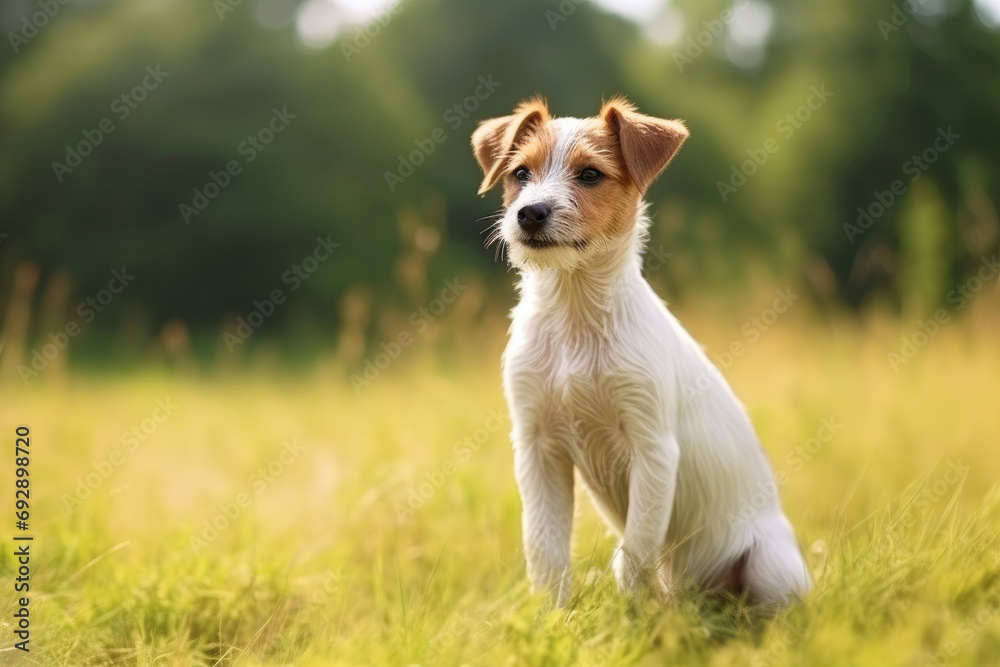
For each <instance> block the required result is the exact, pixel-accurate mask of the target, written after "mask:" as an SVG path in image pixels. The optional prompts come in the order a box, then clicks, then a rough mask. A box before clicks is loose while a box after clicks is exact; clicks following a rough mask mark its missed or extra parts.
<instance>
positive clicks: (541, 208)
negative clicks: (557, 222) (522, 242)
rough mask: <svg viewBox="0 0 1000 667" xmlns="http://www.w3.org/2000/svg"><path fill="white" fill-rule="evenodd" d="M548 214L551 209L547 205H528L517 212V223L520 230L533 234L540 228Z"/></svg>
mask: <svg viewBox="0 0 1000 667" xmlns="http://www.w3.org/2000/svg"><path fill="white" fill-rule="evenodd" d="M550 213H552V207H551V206H549V205H548V204H529V205H528V206H525V207H524V208H522V209H521V210H520V211H518V212H517V223H518V224H519V225H521V229H523V230H524V231H526V232H528V233H529V234H533V233H535V232H537V231H538V230H539V229H541V228H542V225H544V224H545V221H546V220H548V219H549V214H550Z"/></svg>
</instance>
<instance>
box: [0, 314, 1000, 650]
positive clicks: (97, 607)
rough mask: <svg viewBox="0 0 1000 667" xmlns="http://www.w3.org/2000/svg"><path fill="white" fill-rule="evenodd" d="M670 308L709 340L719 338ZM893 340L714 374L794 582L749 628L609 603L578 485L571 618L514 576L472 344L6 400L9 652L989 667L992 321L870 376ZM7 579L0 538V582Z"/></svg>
mask: <svg viewBox="0 0 1000 667" xmlns="http://www.w3.org/2000/svg"><path fill="white" fill-rule="evenodd" d="M686 321H688V322H689V326H690V328H691V330H692V331H693V333H694V334H695V335H696V336H697V337H698V338H699V339H701V340H703V341H704V342H705V343H706V344H707V347H708V349H709V351H710V352H711V351H712V350H721V349H725V348H726V346H727V345H728V340H729V338H731V335H732V332H733V331H734V329H733V328H732V327H731V326H730V325H729V324H726V325H719V324H713V322H711V321H699V320H698V319H696V318H695V319H691V318H688V319H687V320H686ZM907 332H908V329H907V327H906V325H902V324H898V323H895V322H892V321H889V320H884V319H879V318H877V317H872V318H870V319H869V320H868V322H867V324H865V325H863V326H862V325H858V324H846V323H840V322H838V323H836V324H834V325H820V324H818V323H817V322H816V321H814V320H807V319H805V318H804V317H803V318H802V319H794V318H790V319H788V321H784V322H782V323H781V325H780V326H775V327H774V328H773V329H772V330H771V331H769V332H768V333H767V334H766V335H764V336H762V337H761V338H760V339H759V341H757V342H755V344H754V345H753V346H752V347H748V349H747V351H746V353H745V354H744V355H742V356H740V357H739V358H737V359H734V360H733V362H732V363H731V364H730V365H729V368H727V369H726V370H725V374H726V375H727V376H728V377H729V378H730V380H731V382H732V383H733V385H734V387H735V389H736V391H737V393H738V394H739V395H740V397H741V398H742V400H743V401H744V402H745V403H746V405H747V407H748V410H749V411H750V414H751V416H752V418H753V421H754V423H755V425H756V426H757V428H758V429H759V432H760V435H761V439H762V441H763V443H764V445H765V448H766V449H767V450H768V452H769V454H770V457H771V460H772V463H773V465H774V467H775V469H776V471H779V472H782V473H784V474H783V476H779V479H780V480H781V494H782V497H783V500H784V503H785V506H786V509H787V513H788V515H789V517H790V518H791V520H792V521H793V523H794V524H795V525H796V527H797V530H798V535H799V538H800V541H801V543H802V545H803V548H804V549H805V552H806V555H807V559H808V562H809V565H810V567H811V569H812V571H813V574H814V577H815V579H816V582H817V586H816V590H815V592H814V594H813V595H812V596H811V598H810V599H809V601H808V602H807V603H806V604H805V605H801V606H797V607H795V608H793V609H791V610H790V611H788V612H785V613H781V614H779V615H777V616H776V617H775V618H769V617H767V616H766V615H765V614H762V613H761V612H760V611H759V610H753V609H751V608H749V607H747V605H746V604H745V603H743V602H741V601H737V600H718V599H716V600H706V599H703V598H701V597H700V596H698V595H696V594H694V593H692V592H690V591H686V590H681V591H680V592H679V593H678V596H677V599H676V602H675V603H674V604H673V605H672V606H670V607H669V608H666V609H664V608H661V607H658V606H657V605H656V604H655V603H653V602H652V601H643V600H625V599H622V598H621V597H620V596H619V595H618V593H617V592H616V590H615V587H614V582H613V580H612V578H611V577H610V576H609V574H608V573H607V566H608V562H609V560H610V557H611V554H612V549H613V546H614V543H613V541H612V539H610V538H609V537H607V536H606V535H605V531H604V529H603V528H602V527H601V525H600V522H599V521H598V519H597V518H596V516H595V514H594V513H593V511H592V510H591V508H590V506H589V504H588V502H587V501H586V499H585V497H584V496H583V495H581V496H580V503H579V506H580V512H579V515H580V516H579V518H578V521H577V527H576V532H575V539H574V542H575V547H574V554H575V559H576V595H575V597H574V599H573V602H572V604H571V606H570V607H569V609H567V610H565V611H557V612H552V611H551V610H549V609H548V608H547V606H546V601H545V600H544V598H542V597H539V596H532V595H531V594H530V593H529V592H528V589H527V585H526V583H525V580H524V565H523V560H522V555H521V553H520V524H519V512H520V504H519V501H518V497H517V491H516V487H515V485H514V482H513V477H512V473H511V451H510V446H509V443H508V440H507V432H508V430H509V423H507V421H506V409H505V407H504V405H503V401H502V395H501V391H500V380H499V370H498V359H499V354H500V351H501V349H502V346H503V341H502V338H501V337H499V336H495V337H493V338H492V342H491V343H490V344H489V345H488V346H487V347H486V348H485V349H481V350H478V351H477V352H476V353H475V354H468V355H466V354H464V353H462V354H461V358H460V359H458V360H456V359H455V358H454V356H452V357H451V358H449V360H448V363H447V364H445V363H444V362H440V361H436V360H435V357H434V355H432V354H431V353H430V352H428V351H427V350H419V349H417V348H416V347H415V348H414V350H413V351H412V352H410V353H409V354H410V356H409V357H407V358H405V359H401V360H400V361H399V362H398V363H397V364H396V365H394V366H392V367H390V368H389V369H388V370H386V371H385V372H384V373H383V374H382V375H381V376H380V377H379V378H378V380H377V381H375V382H373V383H372V385H371V386H370V387H367V388H365V389H364V390H363V391H361V393H360V395H356V394H355V392H354V390H353V389H352V388H351V385H350V383H349V382H347V381H346V377H347V376H348V374H349V369H348V370H345V369H343V368H340V367H338V366H337V364H336V362H329V363H326V364H323V365H321V366H319V367H318V368H321V369H322V370H317V371H316V372H315V373H313V374H311V375H305V376H299V377H287V376H270V375H265V374H264V373H262V372H248V373H245V374H223V373H219V374H217V375H215V376H211V377H202V376H186V375H178V374H174V375H171V374H166V373H162V372H153V371H150V372H147V373H143V374H136V375H123V376H110V377H93V376H70V377H69V378H68V379H66V380H65V381H63V382H61V383H60V382H56V381H52V382H50V383H48V384H46V385H42V384H39V385H38V386H32V387H30V388H29V389H28V390H27V391H21V390H19V391H16V392H13V391H8V390H7V389H4V396H5V397H4V400H3V405H2V407H0V430H2V432H3V433H7V434H9V438H12V437H13V436H12V435H10V434H12V433H13V430H14V427H15V425H17V424H19V423H26V424H28V425H29V426H31V428H32V433H33V438H34V439H33V443H32V447H33V451H34V457H33V460H32V475H33V489H34V493H35V494H37V497H36V498H35V499H34V502H33V507H32V516H33V520H34V525H33V531H34V533H35V535H36V542H35V549H36V554H37V555H36V560H35V561H34V562H35V565H36V569H35V572H34V579H33V581H32V595H33V607H32V611H33V614H34V616H33V634H32V639H33V642H34V650H33V651H32V653H31V654H30V657H29V656H25V658H22V662H19V663H18V664H40V665H42V664H44V665H56V664H66V665H85V664H93V665H97V664H128V665H152V664H176V665H189V664H191V665H215V664H222V665H227V664H236V663H239V664H246V665H265V664H266V665H279V664H301V665H328V664H345V665H368V664H400V665H407V664H420V665H453V664H474V665H483V664H485V665H493V664H497V665H499V664H503V665H508V664H514V665H521V664H524V665H527V664H545V665H620V664H685V665H692V664H711V665H745V664H752V665H803V664H808V665H823V664H854V665H886V664H901V665H902V664H905V665H923V664H929V665H944V664H949V665H983V664H989V662H990V658H989V656H994V655H996V654H997V652H998V651H1000V618H998V617H997V615H996V613H995V612H996V611H997V610H1000V551H998V540H997V529H998V528H1000V514H998V507H997V503H998V500H997V499H996V498H995V497H994V496H993V495H992V494H993V490H994V484H995V482H996V471H997V470H998V469H1000V450H998V447H997V444H998V439H997V426H998V423H997V414H998V413H997V405H998V404H997V400H998V397H1000V347H998V341H997V339H996V329H995V320H989V319H987V320H975V319H974V318H968V319H965V320H961V321H957V322H955V323H952V324H949V325H948V327H946V328H944V329H943V330H942V331H941V332H940V333H938V334H937V335H936V336H935V337H934V338H933V340H932V341H931V342H930V343H929V344H928V345H927V346H926V348H925V349H923V350H921V351H920V352H919V354H918V355H917V356H916V357H915V358H914V359H913V361H912V362H911V363H909V364H907V365H905V366H903V367H902V368H900V369H899V372H898V373H896V372H894V371H893V370H892V368H891V367H890V365H889V363H888V362H887V359H886V352H887V350H889V349H891V348H892V347H893V345H895V342H896V341H897V340H898V338H899V337H900V336H901V335H905V334H906V333H907ZM19 389H20V388H19ZM158 401H159V402H160V403H159V404H158V403H157V402H158ZM164 405H168V406H171V405H172V406H173V407H172V408H171V409H170V410H169V414H165V413H166V412H167V411H165V410H163V409H162V406H164ZM158 406H159V407H160V408H161V409H160V410H159V411H157V408H158ZM160 417H162V419H160V420H159V421H158V418H160ZM501 422H502V423H501ZM824 425H825V426H826V429H825V430H824ZM831 425H833V426H835V428H830V426H831ZM116 450H117V454H116V453H115V451H116ZM4 489H5V490H4V493H3V502H4V506H5V507H10V506H11V504H12V502H13V496H12V492H11V491H10V489H9V486H8V485H6V484H5V485H4ZM14 568H15V564H14V563H13V560H12V557H11V550H10V549H5V550H4V551H3V552H2V555H0V573H2V575H3V577H2V579H3V586H4V588H5V590H9V587H10V586H11V579H12V576H13V575H12V573H13V572H14ZM2 600H3V602H2V604H3V605H7V606H6V607H3V608H2V609H0V612H2V615H3V618H4V621H2V622H0V628H2V629H3V633H4V636H5V637H6V636H9V635H8V632H9V630H10V628H9V627H8V625H9V623H10V619H11V613H12V610H13V607H12V606H11V604H12V598H11V596H9V595H8V596H3V598H2ZM3 643H4V645H8V644H9V643H12V642H10V640H7V639H5V640H4V642H3ZM11 657H12V654H11V653H10V652H9V651H5V652H3V653H0V662H3V661H4V660H10V659H11ZM5 664H6V663H5ZM11 664H13V663H11Z"/></svg>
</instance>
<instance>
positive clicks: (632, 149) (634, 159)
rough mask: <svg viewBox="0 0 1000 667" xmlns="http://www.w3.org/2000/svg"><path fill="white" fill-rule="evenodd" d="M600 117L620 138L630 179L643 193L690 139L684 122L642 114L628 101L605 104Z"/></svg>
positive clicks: (618, 98)
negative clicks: (686, 140)
mask: <svg viewBox="0 0 1000 667" xmlns="http://www.w3.org/2000/svg"><path fill="white" fill-rule="evenodd" d="M600 116H601V118H602V119H604V122H605V123H606V124H607V126H608V128H609V129H610V130H611V131H612V132H613V133H614V134H615V135H617V137H618V142H619V143H620V144H621V148H622V157H623V158H624V159H625V167H626V168H627V169H628V173H629V176H631V177H632V181H633V182H635V184H636V186H638V188H639V190H642V191H645V190H646V188H648V187H649V185H650V184H651V183H652V182H653V181H655V180H656V177H657V176H659V175H660V173H661V172H662V171H663V170H664V169H665V168H666V167H667V164H668V163H669V162H670V160H671V159H672V158H673V157H674V155H676V154H677V151H679V150H680V149H681V144H683V143H684V140H685V139H687V138H688V131H687V128H686V127H684V124H683V123H682V122H681V121H679V120H663V119H662V118H654V117H652V116H646V115H644V114H641V113H639V112H638V111H636V109H635V106H633V105H632V104H631V103H629V101H628V100H626V99H625V98H624V97H616V98H613V99H611V100H609V101H608V102H605V103H604V105H603V106H602V107H601V114H600Z"/></svg>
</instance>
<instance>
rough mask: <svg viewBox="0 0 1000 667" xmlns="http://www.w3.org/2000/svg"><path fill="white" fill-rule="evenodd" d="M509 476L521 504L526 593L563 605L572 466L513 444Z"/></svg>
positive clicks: (560, 457)
mask: <svg viewBox="0 0 1000 667" xmlns="http://www.w3.org/2000/svg"><path fill="white" fill-rule="evenodd" d="M514 476H515V477H516V478H517V486H518V489H519V490H520V491H521V502H522V504H523V505H524V513H523V516H522V532H523V533H524V554H525V558H526V559H527V565H528V579H529V580H530V581H531V586H532V590H536V591H537V590H544V589H548V590H550V591H551V592H552V595H553V598H554V599H555V601H556V604H558V605H559V606H560V607H562V606H565V605H566V603H568V602H569V597H570V593H571V588H572V577H571V576H570V569H569V566H570V561H569V550H570V534H571V533H572V530H573V463H572V461H571V460H570V459H569V457H568V456H566V455H564V454H560V453H556V452H552V451H547V450H545V449H544V448H543V447H542V446H540V445H539V444H537V443H515V445H514Z"/></svg>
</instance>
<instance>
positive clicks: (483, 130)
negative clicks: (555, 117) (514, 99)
mask: <svg viewBox="0 0 1000 667" xmlns="http://www.w3.org/2000/svg"><path fill="white" fill-rule="evenodd" d="M547 120H549V110H548V107H546V105H545V101H544V100H542V99H540V98H532V99H530V100H527V101H525V102H521V104H519V105H518V107H517V108H516V109H515V110H514V113H513V114H512V115H510V116H503V117H501V118H491V119H489V120H484V121H483V122H482V123H480V124H479V127H478V128H476V131H475V132H473V133H472V150H473V152H474V153H475V154H476V160H477V161H478V162H479V166H480V167H482V169H483V174H484V178H483V183H482V185H480V186H479V194H481V195H482V194H485V193H486V191H488V190H489V189H490V188H492V187H493V186H494V185H496V182H497V181H498V180H500V176H502V175H503V172H504V169H506V167H507V162H508V160H509V159H510V153H511V150H512V149H513V148H514V147H515V146H517V144H518V142H519V141H521V139H523V138H524V136H525V135H526V134H527V133H528V132H529V131H530V130H532V129H534V128H536V127H538V126H539V125H542V124H543V123H545V121H547Z"/></svg>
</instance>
